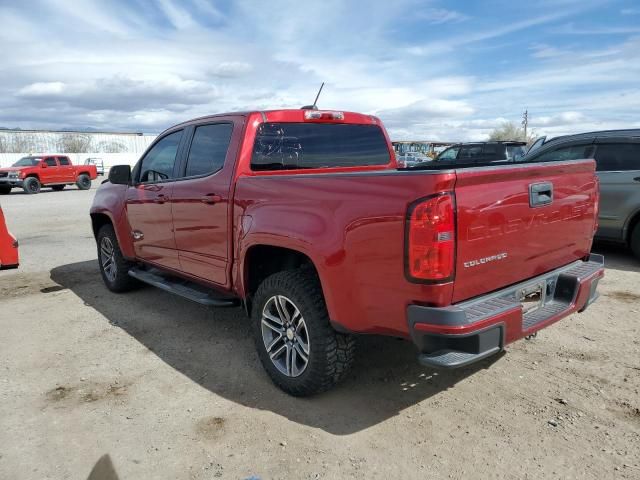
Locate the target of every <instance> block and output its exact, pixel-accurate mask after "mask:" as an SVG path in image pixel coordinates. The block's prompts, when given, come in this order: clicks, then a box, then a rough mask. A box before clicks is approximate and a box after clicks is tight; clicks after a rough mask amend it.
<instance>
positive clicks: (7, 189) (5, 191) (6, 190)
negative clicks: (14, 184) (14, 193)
mask: <svg viewBox="0 0 640 480" xmlns="http://www.w3.org/2000/svg"><path fill="white" fill-rule="evenodd" d="M10 193H11V186H10V185H9V186H7V185H2V186H1V187H0V195H9V194H10Z"/></svg>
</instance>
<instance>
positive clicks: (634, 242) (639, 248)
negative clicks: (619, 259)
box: [630, 222, 640, 260]
mask: <svg viewBox="0 0 640 480" xmlns="http://www.w3.org/2000/svg"><path fill="white" fill-rule="evenodd" d="M630 243H631V245H630V246H631V251H632V252H633V254H634V255H635V256H636V258H637V259H638V260H640V222H638V223H636V226H635V227H633V231H632V232H631V242H630Z"/></svg>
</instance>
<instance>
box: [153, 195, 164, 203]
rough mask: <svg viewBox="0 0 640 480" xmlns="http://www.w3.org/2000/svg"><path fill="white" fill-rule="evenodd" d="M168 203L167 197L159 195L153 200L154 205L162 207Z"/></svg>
mask: <svg viewBox="0 0 640 480" xmlns="http://www.w3.org/2000/svg"><path fill="white" fill-rule="evenodd" d="M166 201H167V196H166V195H158V196H157V197H156V198H154V199H153V202H154V203H159V204H160V205H162V204H163V203H164V202H166Z"/></svg>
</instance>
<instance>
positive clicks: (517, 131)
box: [489, 122, 536, 144]
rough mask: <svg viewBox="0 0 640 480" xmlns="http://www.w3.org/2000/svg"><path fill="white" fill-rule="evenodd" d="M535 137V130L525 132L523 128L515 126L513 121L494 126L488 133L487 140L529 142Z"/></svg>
mask: <svg viewBox="0 0 640 480" xmlns="http://www.w3.org/2000/svg"><path fill="white" fill-rule="evenodd" d="M535 139H536V135H535V132H533V131H531V132H527V133H525V131H524V129H523V128H521V127H519V126H517V125H516V124H515V123H513V122H504V123H503V124H502V126H500V127H497V128H494V129H493V131H492V132H491V133H490V134H489V140H498V141H500V140H502V141H508V140H514V141H519V142H527V143H528V144H531V143H533V141H534V140H535Z"/></svg>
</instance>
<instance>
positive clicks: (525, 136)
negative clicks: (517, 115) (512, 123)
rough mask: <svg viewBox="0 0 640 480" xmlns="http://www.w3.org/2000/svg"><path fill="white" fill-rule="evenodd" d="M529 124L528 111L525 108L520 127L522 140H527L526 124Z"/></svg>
mask: <svg viewBox="0 0 640 480" xmlns="http://www.w3.org/2000/svg"><path fill="white" fill-rule="evenodd" d="M528 125H529V111H528V110H525V111H524V113H523V114H522V127H523V128H524V141H525V142H528V141H529V137H527V126H528Z"/></svg>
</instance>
